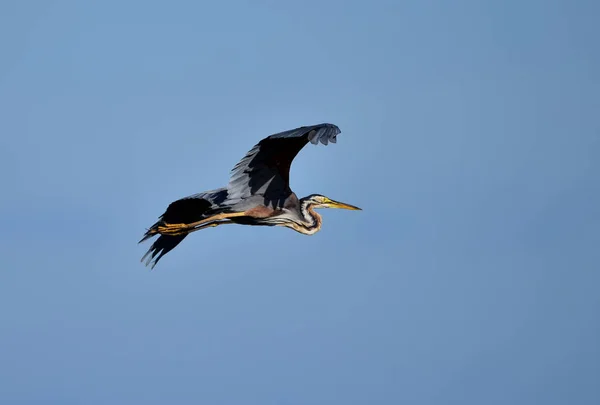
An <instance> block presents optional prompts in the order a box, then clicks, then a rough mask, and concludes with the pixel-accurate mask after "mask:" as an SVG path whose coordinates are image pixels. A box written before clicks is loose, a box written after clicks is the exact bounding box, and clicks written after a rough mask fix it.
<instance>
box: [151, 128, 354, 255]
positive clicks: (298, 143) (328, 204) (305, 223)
mask: <svg viewBox="0 0 600 405" xmlns="http://www.w3.org/2000/svg"><path fill="white" fill-rule="evenodd" d="M339 134H340V130H339V128H338V127H337V126H335V125H333V124H319V125H312V126H307V127H300V128H296V129H293V130H289V131H285V132H280V133H277V134H273V135H271V136H269V137H267V138H264V139H263V140H261V141H260V142H259V143H258V144H257V145H255V146H254V147H253V148H252V149H251V150H250V151H249V152H248V153H247V154H246V156H245V157H244V158H243V159H242V160H241V161H240V162H239V163H238V164H237V165H236V166H235V167H234V168H233V170H232V173H231V178H230V181H229V184H228V185H227V187H222V188H218V189H214V190H210V191H205V192H202V193H198V194H194V195H191V196H188V197H185V198H182V199H179V200H177V201H174V202H172V203H171V204H170V205H169V206H168V207H167V209H166V211H165V212H164V213H163V215H161V216H160V217H159V220H158V221H157V222H156V223H155V224H154V225H152V226H151V227H150V228H149V229H148V230H147V231H146V233H145V234H144V237H143V238H142V240H141V241H140V243H141V242H143V241H145V240H147V239H149V238H152V237H153V236H156V235H160V236H159V238H158V239H157V240H156V241H155V242H154V243H153V244H152V246H151V247H150V249H149V250H148V252H147V253H146V254H145V255H144V257H142V261H143V260H144V259H145V258H146V257H148V256H149V255H151V256H150V258H149V259H148V261H147V263H146V264H149V263H150V261H153V264H152V267H154V266H155V265H156V263H157V262H158V261H159V260H160V258H161V257H162V256H164V255H165V254H166V253H168V252H169V251H171V250H172V249H173V248H174V247H175V246H177V245H178V244H179V243H180V242H181V241H182V240H183V239H184V238H185V237H186V236H187V235H188V234H190V233H192V232H195V231H198V230H201V229H205V228H209V227H215V226H219V225H224V224H228V223H229V224H240V225H262V226H285V227H288V228H291V229H293V230H295V231H297V232H300V233H302V234H305V235H312V234H314V233H316V232H318V231H319V230H320V229H321V224H322V221H321V216H320V215H319V214H317V213H316V212H315V211H314V208H344V209H351V210H358V209H360V208H358V207H354V206H352V205H348V204H344V203H340V202H337V201H333V200H331V199H329V198H327V197H325V196H322V195H319V194H311V195H309V196H307V197H304V198H298V197H297V196H296V194H295V193H294V192H293V191H292V190H291V188H290V186H289V170H290V166H291V164H292V161H293V159H294V157H295V156H296V155H297V154H298V152H299V151H300V150H301V149H302V148H303V147H304V146H305V145H306V144H307V143H308V142H311V143H313V144H317V143H319V142H321V143H322V144H324V145H327V144H328V143H329V142H332V143H335V142H336V136H337V135H339Z"/></svg>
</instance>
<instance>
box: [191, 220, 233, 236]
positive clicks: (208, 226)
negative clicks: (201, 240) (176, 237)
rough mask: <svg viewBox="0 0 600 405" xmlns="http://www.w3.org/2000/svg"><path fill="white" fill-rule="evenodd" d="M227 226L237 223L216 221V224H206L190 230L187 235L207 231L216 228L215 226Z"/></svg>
mask: <svg viewBox="0 0 600 405" xmlns="http://www.w3.org/2000/svg"><path fill="white" fill-rule="evenodd" d="M225 224H235V222H232V221H230V220H227V219H226V220H224V221H216V222H210V223H208V224H204V225H200V226H198V227H196V228H194V229H190V230H189V231H187V233H192V232H196V231H199V230H201V229H206V228H214V227H215V226H219V225H225Z"/></svg>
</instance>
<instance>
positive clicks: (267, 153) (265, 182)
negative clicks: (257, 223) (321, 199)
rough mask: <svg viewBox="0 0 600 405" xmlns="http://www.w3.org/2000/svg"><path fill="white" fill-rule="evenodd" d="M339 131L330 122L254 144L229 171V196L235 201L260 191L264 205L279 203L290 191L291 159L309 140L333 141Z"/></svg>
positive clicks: (284, 133)
mask: <svg viewBox="0 0 600 405" xmlns="http://www.w3.org/2000/svg"><path fill="white" fill-rule="evenodd" d="M340 133H341V131H340V129H339V128H338V127H337V126H336V125H333V124H319V125H311V126H306V127H300V128H296V129H292V130H289V131H284V132H280V133H277V134H273V135H271V136H268V137H266V138H264V139H263V140H261V141H260V142H259V143H258V144H256V145H255V146H254V147H253V148H252V149H251V150H250V151H249V152H248V153H247V154H246V156H244V158H243V159H242V160H240V162H239V163H238V164H237V165H235V167H234V168H233V170H232V172H231V179H230V181H229V185H228V186H227V191H228V197H227V198H228V200H230V201H232V202H237V201H240V200H243V199H245V198H248V197H250V196H253V195H262V196H264V198H265V205H267V206H269V205H271V204H272V205H273V206H274V207H280V206H281V205H282V204H283V202H284V201H285V199H286V198H287V197H288V196H289V195H290V194H291V193H292V191H291V189H290V186H289V173H290V167H291V165H292V161H293V160H294V158H295V157H296V155H297V154H298V152H300V150H301V149H302V148H303V147H304V146H305V145H306V144H307V143H308V142H311V143H312V144H315V145H316V144H318V143H319V142H321V143H322V144H323V145H327V144H328V143H329V142H332V143H335V142H336V137H337V136H338V135H339V134H340Z"/></svg>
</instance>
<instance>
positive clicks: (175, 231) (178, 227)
mask: <svg viewBox="0 0 600 405" xmlns="http://www.w3.org/2000/svg"><path fill="white" fill-rule="evenodd" d="M245 215H246V214H245V213H243V212H230V213H225V214H217V215H213V216H212V217H208V218H205V219H203V220H202V221H197V222H192V223H190V224H165V225H160V226H159V227H158V229H157V231H158V233H160V234H163V235H171V236H175V235H181V234H183V233H187V232H189V231H190V230H192V229H193V230H198V229H196V228H198V227H199V226H200V225H204V224H208V223H211V222H215V221H219V220H222V219H227V218H234V217H243V216H245ZM213 226H216V225H213ZM201 229H202V228H201Z"/></svg>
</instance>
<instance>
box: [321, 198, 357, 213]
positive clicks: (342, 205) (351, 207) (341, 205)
mask: <svg viewBox="0 0 600 405" xmlns="http://www.w3.org/2000/svg"><path fill="white" fill-rule="evenodd" d="M327 208H341V209H343V210H353V211H362V209H361V208H358V207H355V206H354V205H350V204H346V203H343V202H339V201H333V200H331V201H330V202H329V203H328V204H327Z"/></svg>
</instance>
